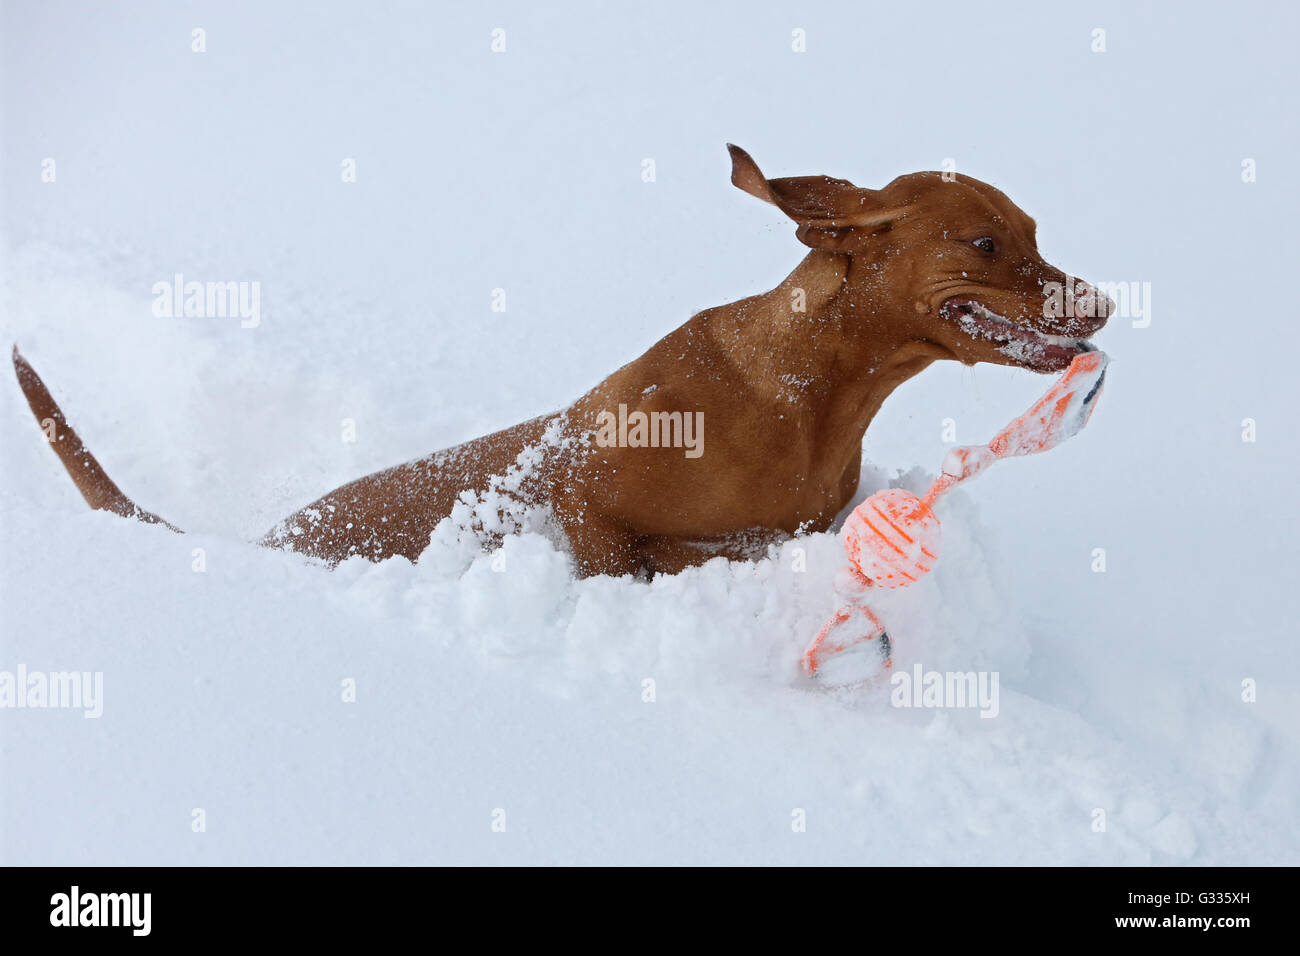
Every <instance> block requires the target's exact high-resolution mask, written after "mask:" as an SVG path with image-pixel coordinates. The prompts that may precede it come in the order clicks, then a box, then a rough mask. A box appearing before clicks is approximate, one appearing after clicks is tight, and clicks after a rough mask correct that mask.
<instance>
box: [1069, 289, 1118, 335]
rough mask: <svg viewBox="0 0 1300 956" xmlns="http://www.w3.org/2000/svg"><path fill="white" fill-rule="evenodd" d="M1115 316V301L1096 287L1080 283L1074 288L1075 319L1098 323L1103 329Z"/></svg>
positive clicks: (1098, 326)
mask: <svg viewBox="0 0 1300 956" xmlns="http://www.w3.org/2000/svg"><path fill="white" fill-rule="evenodd" d="M1114 314H1115V300H1114V299H1112V298H1111V297H1110V296H1108V295H1105V294H1103V293H1102V291H1101V290H1100V289H1098V288H1097V287H1096V286H1094V285H1091V284H1089V283H1087V282H1079V283H1077V284H1076V285H1075V287H1074V318H1076V319H1081V320H1084V321H1088V322H1096V325H1097V328H1101V326H1102V325H1104V324H1105V322H1106V320H1107V319H1109V318H1110V317H1111V316H1112V315H1114Z"/></svg>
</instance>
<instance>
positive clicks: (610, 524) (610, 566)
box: [555, 502, 645, 578]
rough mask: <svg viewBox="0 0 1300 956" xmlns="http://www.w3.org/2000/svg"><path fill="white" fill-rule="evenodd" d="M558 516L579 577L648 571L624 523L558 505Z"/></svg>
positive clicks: (613, 575)
mask: <svg viewBox="0 0 1300 956" xmlns="http://www.w3.org/2000/svg"><path fill="white" fill-rule="evenodd" d="M555 516H556V518H557V519H558V520H559V523H560V527H562V528H563V529H564V533H565V535H567V536H568V539H569V546H570V547H571V548H572V549H573V557H574V560H575V561H576V562H577V565H578V575H579V577H584V578H588V577H592V576H594V575H597V574H608V575H610V576H611V577H620V576H622V575H624V574H632V575H641V574H643V573H644V571H645V567H644V562H643V561H642V558H641V553H640V551H639V549H638V548H637V536H636V535H635V534H634V533H632V531H630V530H629V529H628V527H627V526H626V525H625V524H624V523H623V522H621V521H618V520H615V519H612V518H608V517H606V516H605V515H601V514H598V513H596V512H594V511H592V510H590V509H589V508H584V507H581V506H579V507H576V508H572V509H570V508H568V507H566V506H565V503H563V502H556V507H555Z"/></svg>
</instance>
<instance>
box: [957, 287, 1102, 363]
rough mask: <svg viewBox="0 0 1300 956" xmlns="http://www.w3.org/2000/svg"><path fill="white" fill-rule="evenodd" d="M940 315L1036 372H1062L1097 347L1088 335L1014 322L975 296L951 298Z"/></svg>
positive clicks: (973, 336)
mask: <svg viewBox="0 0 1300 956" xmlns="http://www.w3.org/2000/svg"><path fill="white" fill-rule="evenodd" d="M939 315H940V316H942V317H943V318H945V319H948V320H950V321H953V322H956V323H957V324H958V325H959V326H960V327H961V329H962V331H964V332H965V333H966V334H967V335H969V336H971V338H976V339H984V340H986V341H989V342H992V343H994V346H995V347H996V348H997V350H998V351H999V352H1001V353H1002V354H1003V355H1005V356H1007V357H1008V358H1010V359H1014V360H1015V362H1016V364H1018V365H1022V366H1024V367H1025V368H1028V369H1032V370H1033V371H1035V372H1059V371H1061V370H1062V369H1063V368H1065V367H1066V366H1068V365H1069V364H1070V362H1072V361H1073V360H1074V357H1075V356H1076V355H1080V354H1082V353H1084V352H1095V351H1096V350H1097V346H1095V345H1093V344H1092V343H1091V342H1089V341H1088V340H1087V339H1082V338H1075V337H1072V336H1068V335H1051V334H1049V333H1047V332H1039V331H1038V330H1036V329H1032V328H1030V327H1029V326H1027V325H1023V324H1021V323H1019V322H1013V321H1012V320H1011V319H1008V318H1006V317H1005V316H1002V315H998V313H996V312H994V311H993V310H992V309H990V308H988V306H986V305H984V304H983V303H982V302H978V301H976V300H975V299H968V298H955V299H949V300H947V301H946V302H944V304H943V305H942V306H940V307H939Z"/></svg>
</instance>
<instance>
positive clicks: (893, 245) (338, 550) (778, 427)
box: [14, 146, 1113, 576]
mask: <svg viewBox="0 0 1300 956" xmlns="http://www.w3.org/2000/svg"><path fill="white" fill-rule="evenodd" d="M729 149H730V150H731V158H732V173H731V181H732V182H733V183H734V184H735V185H737V186H739V187H740V188H741V189H743V190H744V191H745V192H747V193H749V194H751V195H753V196H757V197H758V198H759V199H762V200H764V201H766V202H770V203H772V204H773V205H775V206H776V207H777V208H778V209H780V210H781V211H782V212H783V213H785V214H786V215H787V216H789V217H790V218H791V219H793V220H794V221H795V223H797V224H798V229H797V231H796V233H795V234H796V235H797V236H798V238H799V239H800V241H802V242H803V243H804V244H805V245H807V246H810V247H811V248H812V250H813V251H812V252H810V253H809V254H808V255H807V256H806V257H805V258H804V260H803V262H801V263H800V264H799V266H798V267H797V268H796V269H795V270H794V272H792V273H790V275H789V276H788V277H787V278H786V279H785V281H784V282H782V283H781V284H780V285H779V286H777V287H776V288H775V289H773V290H772V291H771V292H767V293H764V294H762V295H757V296H753V297H751V298H748V299H742V300H740V301H739V302H733V303H731V304H730V305H724V306H719V307H717V308H714V309H708V310H706V311H704V312H701V313H700V314H698V315H696V316H694V317H693V318H692V319H691V320H690V321H688V322H687V323H686V324H685V325H683V326H682V327H681V328H679V329H677V330H676V331H675V332H672V333H670V334H669V335H668V336H667V337H665V338H664V339H662V340H661V341H659V342H658V343H657V344H656V345H655V346H654V347H652V348H651V349H650V350H649V351H648V352H646V353H645V354H644V355H642V356H641V357H640V358H638V359H637V360H635V361H634V362H631V363H630V364H628V365H625V366H624V367H623V368H621V369H619V370H618V371H617V372H615V373H614V374H612V375H610V376H609V377H608V378H606V379H605V380H604V381H603V382H601V383H600V384H599V385H597V386H596V387H595V388H594V389H592V390H591V391H590V392H588V393H587V394H586V395H584V396H583V397H582V398H580V399H578V401H577V402H575V403H574V404H573V405H571V406H570V407H569V408H567V409H565V410H564V411H562V412H559V413H557V414H555V415H548V416H543V417H541V418H535V419H533V420H532V421H528V422H524V423H523V424H521V425H516V426H514V427H513V428H508V429H506V430H504V431H500V432H496V433H494V434H491V435H487V436H486V437H483V438H477V439H475V440H473V441H470V442H466V443H465V444H463V445H457V446H456V447H454V448H451V449H447V450H445V451H440V452H436V453H435V454H433V455H430V456H428V457H426V458H421V459H418V460H415V461H411V462H407V463H406V464H403V465H398V466H396V467H394V468H389V469H387V470H385V471H380V472H376V473H375V474H373V475H369V476H367V477H365V478H360V479H358V480H356V481H354V482H351V483H350V484H347V485H344V486H343V487H341V488H338V489H336V490H334V491H332V492H330V493H329V494H327V495H325V496H324V497H323V498H321V499H319V500H318V501H316V502H314V503H312V504H310V505H308V506H307V507H306V508H304V509H302V510H301V511H299V512H297V513H296V514H294V515H291V516H290V517H288V518H286V519H285V520H284V521H283V522H282V523H281V524H280V525H279V526H277V528H276V529H275V530H274V531H272V532H271V533H270V534H268V535H267V536H266V538H264V539H263V542H262V543H263V544H266V545H268V546H275V547H287V548H291V549H292V550H294V551H298V552H301V553H304V554H309V555H313V556H316V557H320V558H323V559H325V560H327V561H329V562H331V563H337V562H339V561H342V560H344V559H345V558H348V557H350V556H352V555H361V556H363V557H366V558H369V559H371V560H381V559H383V558H386V557H389V556H391V555H395V554H400V555H404V556H405V557H407V558H409V559H411V560H415V559H416V558H417V557H418V556H419V554H420V552H422V551H423V550H424V548H425V547H426V546H427V545H428V543H429V536H430V534H431V533H432V531H433V530H434V528H435V526H436V525H437V524H438V523H439V522H440V521H441V520H442V519H443V518H445V517H448V516H449V515H451V514H452V513H453V510H454V509H456V508H457V506H458V499H459V500H460V501H462V502H465V503H463V504H461V505H460V506H459V508H460V513H461V518H462V519H463V518H464V517H465V515H467V514H468V513H469V512H470V506H471V505H472V504H474V503H475V502H476V500H477V501H480V502H483V503H485V504H486V506H487V507H489V508H490V509H500V508H501V507H503V503H504V507H505V510H506V511H507V512H512V509H515V508H518V507H544V508H549V510H550V513H551V514H552V515H553V517H554V520H555V522H556V523H558V526H559V527H560V528H561V529H562V530H563V532H564V534H565V536H566V537H567V539H568V542H569V544H570V546H571V547H572V550H573V554H574V557H575V559H576V561H577V567H578V571H579V573H580V574H582V575H584V576H585V575H591V574H613V575H619V574H627V573H649V574H653V573H655V572H668V573H672V572H676V571H679V570H681V569H682V568H684V567H687V566H690V565H694V564H699V563H701V562H703V561H705V560H707V559H708V558H710V557H713V556H715V555H724V556H727V557H731V558H738V559H739V558H749V557H753V556H754V555H755V554H762V553H763V550H764V548H765V546H766V545H767V543H769V542H771V541H774V540H780V539H782V538H785V537H789V536H790V535H793V534H796V533H801V532H805V531H824V530H826V529H827V528H828V527H830V525H831V522H832V521H833V520H834V518H835V516H836V515H837V514H838V513H839V512H840V511H841V510H842V509H843V508H844V507H845V505H847V504H848V503H849V502H850V501H851V499H852V498H853V495H854V493H855V492H856V490H857V486H858V474H859V470H860V465H861V457H862V439H863V435H864V434H865V432H866V430H867V426H868V425H870V424H871V420H872V418H873V417H874V416H875V414H876V412H877V411H878V410H879V409H880V406H881V404H882V403H883V402H884V401H885V399H886V398H887V397H888V396H889V393H890V392H892V391H893V390H894V389H895V388H897V387H898V386H899V385H901V384H902V383H903V382H905V381H906V380H907V379H909V378H911V377H912V376H913V375H916V374H917V373H918V372H920V371H922V370H923V369H925V368H926V367H927V366H929V365H930V363H931V362H933V361H935V360H936V359H953V360H956V361H960V362H964V363H966V364H967V365H973V364H975V363H976V362H993V363H996V364H999V365H1013V366H1019V367H1024V368H1030V369H1033V370H1034V371H1038V372H1053V371H1059V370H1061V369H1063V368H1065V367H1066V366H1067V365H1068V364H1069V362H1070V360H1071V359H1072V358H1073V357H1074V356H1075V355H1076V354H1078V353H1079V352H1080V351H1085V350H1088V349H1090V348H1091V346H1090V345H1088V344H1087V343H1086V341H1084V340H1086V339H1087V338H1088V337H1089V336H1091V335H1092V334H1093V333H1095V332H1096V331H1097V330H1098V329H1100V328H1101V327H1102V326H1103V325H1104V324H1105V322H1106V319H1107V318H1108V317H1109V316H1110V314H1111V312H1112V311H1113V304H1112V303H1111V302H1110V300H1109V299H1107V298H1105V297H1104V296H1100V295H1098V294H1097V293H1096V292H1095V290H1094V289H1092V287H1090V286H1087V285H1085V284H1083V283H1078V282H1074V281H1072V280H1071V279H1070V278H1069V277H1068V276H1067V275H1066V274H1065V273H1063V272H1062V271H1061V270H1059V269H1057V268H1055V267H1053V266H1051V265H1048V264H1047V263H1046V262H1044V261H1043V259H1042V258H1041V257H1040V256H1039V254H1038V248H1037V245H1036V243H1035V237H1034V230H1035V226H1034V221H1033V220H1032V219H1030V218H1029V216H1027V215H1025V213H1023V212H1022V211H1021V210H1020V209H1019V208H1017V207H1016V205H1015V204H1014V203H1012V202H1011V200H1009V199H1008V198H1007V197H1006V196H1004V195H1003V194H1002V193H1001V192H999V191H998V190H996V189H994V188H993V187H992V186H989V185H987V184H985V183H982V182H979V181H977V180H974V179H970V178H968V177H965V176H944V175H941V174H939V173H913V174H911V175H908V176H900V177H899V178H898V179H895V180H894V181H893V182H891V183H890V184H889V185H888V186H886V187H885V188H884V189H879V190H873V189H860V188H858V187H857V186H854V185H853V184H852V183H849V182H846V181H845V180H842V179H832V178H831V177H829V176H800V177H793V178H786V179H772V180H769V179H767V178H765V177H764V176H763V174H762V173H761V172H760V171H759V168H758V166H757V165H756V164H755V163H754V160H753V159H752V158H750V156H749V154H748V153H746V152H745V151H744V150H742V149H739V148H738V147H735V146H731V147H729ZM14 364H15V368H16V369H17V372H18V379H19V382H20V383H21V385H22V388H23V391H24V393H25V394H26V395H27V399H28V401H29V403H30V404H31V407H32V410H33V411H34V412H35V414H36V417H37V419H38V420H39V421H42V422H43V423H46V422H53V423H54V426H53V427H54V442H53V447H54V449H55V451H56V453H58V455H59V457H60V458H61V459H62V461H63V463H64V465H65V466H66V467H67V469H68V471H69V473H70V474H71V475H72V478H73V481H74V482H76V484H77V487H78V488H79V489H80V490H81V492H82V494H83V496H84V497H85V498H86V500H87V502H89V504H90V506H91V507H92V508H102V509H105V510H108V511H113V512H115V513H117V514H122V515H126V516H131V517H136V518H140V519H142V520H146V521H154V522H162V519H160V518H158V517H157V516H156V515H153V514H150V513H149V512H145V511H142V510H141V509H139V508H138V507H137V506H136V505H135V504H134V503H133V502H131V500H130V499H129V498H127V497H126V496H125V495H123V494H122V492H121V491H120V490H118V488H117V486H116V485H115V484H113V482H112V481H111V480H110V479H109V478H108V476H107V474H105V473H104V471H103V469H102V468H100V466H99V464H98V463H97V462H96V461H95V459H94V457H93V456H92V455H90V453H89V452H88V451H86V449H85V448H84V447H82V445H81V442H80V441H79V440H78V439H77V436H76V435H75V433H74V432H72V430H71V429H70V428H69V427H68V426H67V424H66V422H65V421H64V419H63V415H62V413H61V412H60V411H59V408H58V406H57V405H56V404H55V403H54V400H53V398H52V397H51V396H50V394H49V392H48V390H47V389H46V388H45V386H44V385H43V384H42V383H41V380H40V378H39V377H37V375H36V373H35V371H34V370H33V369H32V368H31V366H30V365H28V364H27V362H26V361H25V360H24V359H23V358H22V357H21V356H20V355H19V354H18V352H17V349H16V348H15V350H14ZM46 427H47V430H48V429H49V427H50V426H49V425H48V424H47V425H46ZM706 428H707V436H708V441H707V444H706V443H705V441H704V438H705V434H706ZM485 491H490V492H492V494H491V495H490V496H489V497H486V498H482V499H476V498H475V495H476V494H478V493H482V492H485ZM466 492H469V494H468V495H466V494H465V493H466ZM481 511H482V508H480V513H481ZM162 523H163V524H166V522H162ZM486 525H487V526H488V531H493V530H496V531H498V532H499V531H500V530H501V528H502V527H505V528H507V529H508V528H509V527H510V525H509V523H508V522H507V523H505V524H504V525H502V524H501V522H499V521H495V520H493V519H489V520H488V521H487V522H486ZM168 527H170V525H168Z"/></svg>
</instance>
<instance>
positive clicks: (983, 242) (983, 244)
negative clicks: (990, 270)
mask: <svg viewBox="0 0 1300 956" xmlns="http://www.w3.org/2000/svg"><path fill="white" fill-rule="evenodd" d="M971 245H972V246H974V247H975V248H976V249H978V250H979V251H980V252H997V251H998V244H997V243H996V242H994V241H993V240H992V239H991V238H989V237H988V236H980V237H979V238H978V239H976V240H975V241H974V242H972V243H971Z"/></svg>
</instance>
